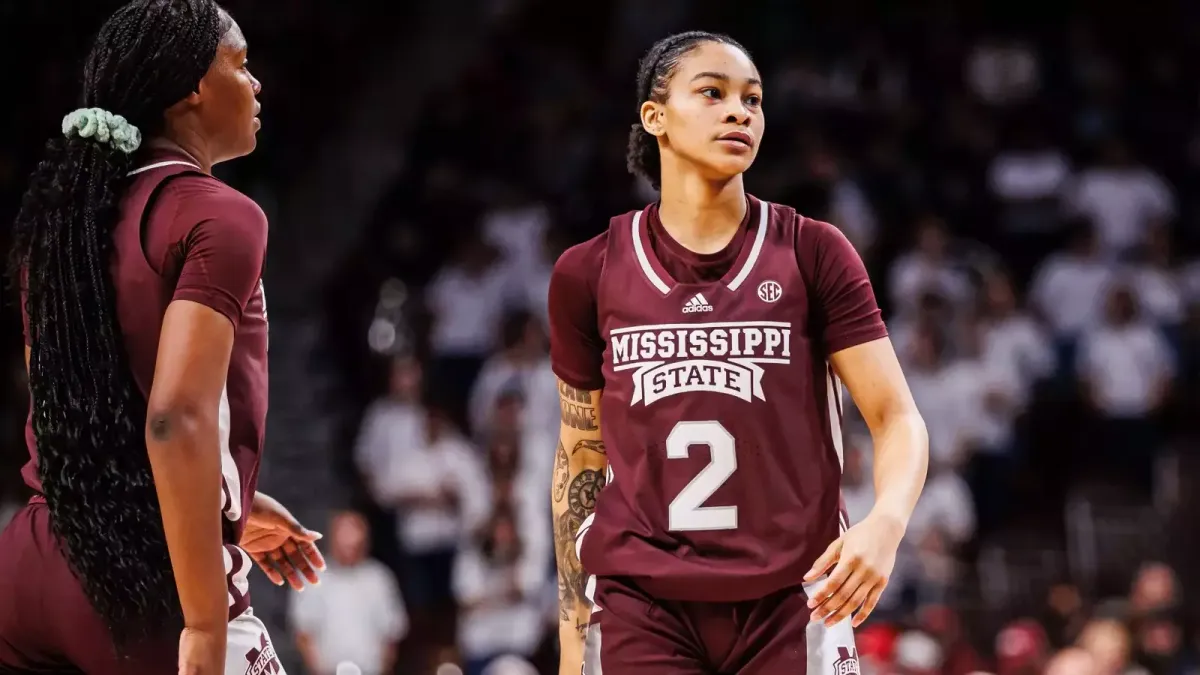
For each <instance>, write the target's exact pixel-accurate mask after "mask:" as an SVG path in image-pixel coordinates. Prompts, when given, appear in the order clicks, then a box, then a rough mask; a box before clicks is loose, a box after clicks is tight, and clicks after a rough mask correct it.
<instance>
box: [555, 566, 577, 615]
mask: <svg viewBox="0 0 1200 675" xmlns="http://www.w3.org/2000/svg"><path fill="white" fill-rule="evenodd" d="M574 602H575V596H574V594H573V593H571V586H570V584H568V583H567V580H566V575H564V574H563V573H562V571H561V570H560V571H559V573H558V620H559V621H564V622H565V621H570V619H571V605H573V604H574Z"/></svg>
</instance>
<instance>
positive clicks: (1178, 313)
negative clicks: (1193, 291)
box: [1128, 264, 1184, 324]
mask: <svg viewBox="0 0 1200 675" xmlns="http://www.w3.org/2000/svg"><path fill="white" fill-rule="evenodd" d="M1128 277H1129V279H1130V281H1131V282H1132V285H1133V288H1134V290H1135V291H1136V292H1137V298H1138V306H1139V307H1141V309H1142V311H1143V312H1144V313H1145V315H1146V316H1147V317H1150V318H1151V319H1153V320H1154V321H1155V322H1156V323H1159V324H1176V323H1179V322H1180V321H1181V320H1182V319H1183V307H1184V299H1183V288H1182V286H1181V284H1180V282H1181V278H1180V276H1179V275H1178V274H1176V273H1175V271H1174V270H1171V269H1167V268H1164V267H1160V266H1158V265H1151V264H1145V265H1138V266H1135V267H1133V268H1132V269H1131V270H1129V273H1128Z"/></svg>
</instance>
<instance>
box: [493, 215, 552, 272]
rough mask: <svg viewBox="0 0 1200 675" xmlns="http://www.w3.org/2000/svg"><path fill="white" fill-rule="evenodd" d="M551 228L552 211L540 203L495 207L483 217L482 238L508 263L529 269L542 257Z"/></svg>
mask: <svg viewBox="0 0 1200 675" xmlns="http://www.w3.org/2000/svg"><path fill="white" fill-rule="evenodd" d="M549 227H550V214H549V213H548V212H547V210H546V207H545V206H543V205H541V204H536V203H535V204H530V205H528V206H523V207H517V208H511V209H496V210H495V211H492V212H491V213H489V214H487V215H486V216H484V219H483V224H482V230H483V237H484V239H486V240H487V241H488V243H490V244H492V245H493V246H495V247H496V248H497V249H499V250H500V252H501V253H502V254H503V256H504V260H505V262H506V263H508V264H510V265H512V266H514V267H516V268H518V269H520V268H528V267H529V266H530V265H532V264H533V263H535V262H537V261H538V260H539V259H540V258H541V251H540V249H541V246H542V240H543V239H544V238H545V236H546V230H547V229H548V228H549Z"/></svg>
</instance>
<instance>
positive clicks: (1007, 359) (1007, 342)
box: [981, 270, 1055, 407]
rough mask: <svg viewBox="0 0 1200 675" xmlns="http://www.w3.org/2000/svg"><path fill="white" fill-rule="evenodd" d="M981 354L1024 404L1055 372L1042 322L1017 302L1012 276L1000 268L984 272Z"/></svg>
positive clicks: (1009, 391)
mask: <svg viewBox="0 0 1200 675" xmlns="http://www.w3.org/2000/svg"><path fill="white" fill-rule="evenodd" d="M981 304H982V311H981V321H982V326H981V328H982V331H983V334H982V336H981V339H982V342H983V343H982V345H981V347H982V350H983V353H982V358H983V360H984V362H985V363H986V364H987V367H988V369H989V370H990V371H992V372H994V373H995V374H996V375H997V376H999V377H1002V378H1005V382H1004V384H1003V388H1004V390H1005V391H1006V392H1007V394H1008V395H1010V396H1012V397H1013V398H1014V399H1015V403H1016V404H1017V405H1018V406H1019V407H1023V406H1024V405H1025V404H1026V403H1027V402H1028V401H1029V397H1030V395H1031V394H1032V393H1033V392H1032V389H1033V385H1034V383H1036V382H1037V381H1038V380H1040V379H1042V378H1044V377H1048V376H1049V375H1051V374H1052V372H1053V370H1054V366H1055V360H1054V357H1055V354H1054V349H1053V346H1052V345H1051V343H1050V340H1049V338H1048V337H1047V335H1046V334H1045V332H1044V331H1043V330H1042V327H1041V325H1040V324H1038V322H1037V321H1035V320H1034V319H1033V318H1032V317H1031V316H1029V314H1028V312H1026V311H1025V310H1024V309H1023V308H1022V307H1021V305H1020V304H1019V302H1018V298H1017V294H1016V290H1015V289H1014V287H1013V283H1012V279H1011V278H1009V276H1008V275H1007V274H1005V273H1004V272H1001V271H999V270H993V271H991V272H989V273H987V274H985V276H984V282H983V292H982V302H981Z"/></svg>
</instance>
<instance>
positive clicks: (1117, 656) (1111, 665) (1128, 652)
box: [1077, 618, 1146, 675]
mask: <svg viewBox="0 0 1200 675" xmlns="http://www.w3.org/2000/svg"><path fill="white" fill-rule="evenodd" d="M1077 644H1078V645H1079V646H1080V647H1082V648H1084V649H1086V650H1087V651H1088V653H1089V654H1091V656H1092V659H1093V660H1094V663H1095V666H1094V667H1095V670H1093V671H1092V672H1094V673H1095V674H1096V675H1141V674H1144V673H1146V670H1145V669H1144V668H1140V667H1138V666H1137V665H1136V664H1134V663H1133V662H1132V659H1131V657H1132V644H1131V640H1130V636H1129V629H1128V628H1127V627H1126V626H1125V624H1123V623H1121V622H1120V621H1119V620H1117V619H1110V618H1099V619H1093V620H1092V621H1090V622H1089V623H1088V624H1087V625H1086V626H1084V627H1083V632H1082V633H1081V634H1080V635H1079V641H1078V643H1077Z"/></svg>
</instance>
